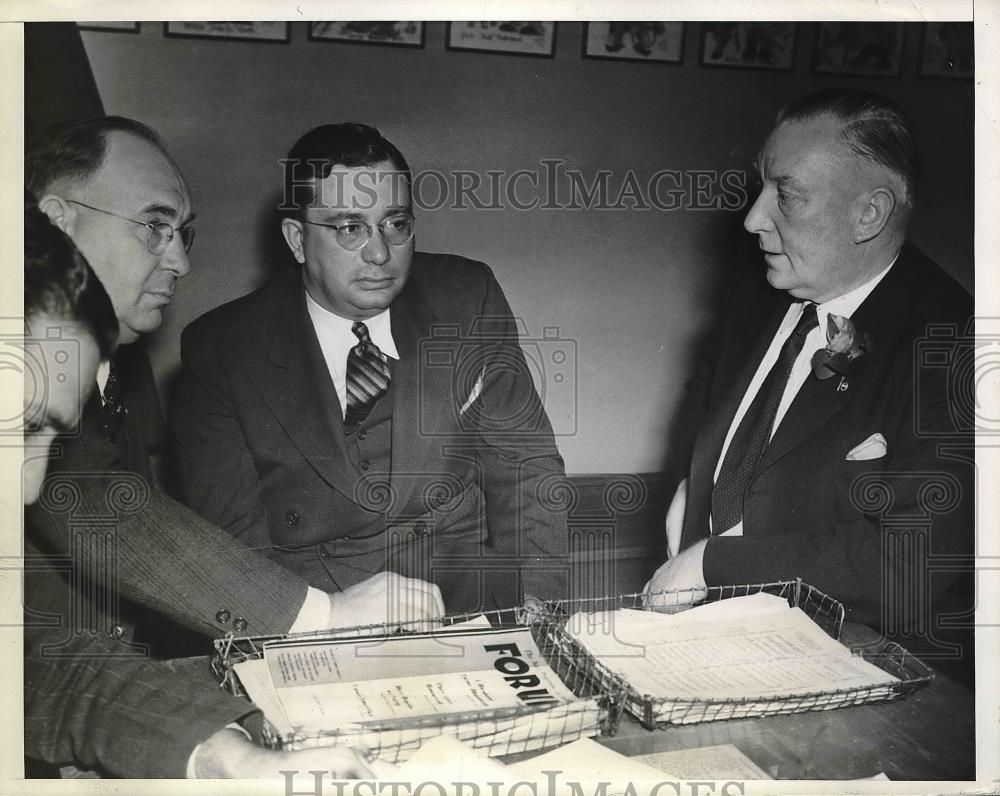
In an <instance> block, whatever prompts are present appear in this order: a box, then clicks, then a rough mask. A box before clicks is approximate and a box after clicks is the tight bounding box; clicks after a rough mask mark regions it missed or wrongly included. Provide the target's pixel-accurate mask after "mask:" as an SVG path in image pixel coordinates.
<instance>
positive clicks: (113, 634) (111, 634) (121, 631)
mask: <svg viewBox="0 0 1000 796" xmlns="http://www.w3.org/2000/svg"><path fill="white" fill-rule="evenodd" d="M124 635H125V628H124V627H122V626H121V625H112V626H111V627H109V628H108V638H110V639H113V640H115V641H118V639H120V638H121V637H122V636H124Z"/></svg>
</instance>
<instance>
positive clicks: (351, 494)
mask: <svg viewBox="0 0 1000 796" xmlns="http://www.w3.org/2000/svg"><path fill="white" fill-rule="evenodd" d="M276 304H277V306H276V307H275V308H274V311H273V313H272V314H271V318H273V320H274V329H273V332H272V333H271V335H270V343H269V344H268V343H267V342H266V340H267V338H266V337H265V344H264V346H263V347H262V351H261V352H260V355H259V356H260V358H259V359H254V360H252V361H251V362H250V363H248V366H247V369H248V371H249V373H250V376H251V378H252V379H253V381H254V383H255V384H256V386H257V389H258V390H260V393H261V395H262V396H263V398H264V401H265V402H266V403H267V405H268V407H269V408H270V410H271V411H272V412H273V413H274V416H275V417H276V418H277V420H278V422H279V423H280V424H281V425H282V427H283V428H284V430H285V433H286V434H287V435H288V437H289V439H290V440H291V441H292V443H293V444H294V445H295V447H296V448H298V450H299V452H300V453H301V454H302V456H303V457H305V458H306V459H307V460H308V461H309V463H310V464H311V465H312V466H313V468H314V469H315V470H316V472H317V473H319V475H320V476H321V477H322V478H323V479H324V480H326V481H327V482H328V483H329V484H330V485H331V486H332V487H334V488H335V489H337V490H339V491H340V492H342V493H343V494H344V495H345V496H346V497H347V498H349V499H351V500H354V499H355V491H356V486H357V480H358V478H359V477H360V473H359V472H357V471H356V469H355V468H354V467H353V466H352V465H351V459H350V457H349V456H348V455H347V445H346V442H345V439H344V431H343V429H344V421H343V413H342V412H341V408H340V401H339V400H338V398H337V390H336V388H335V387H334V385H333V380H332V379H331V378H330V372H329V370H328V369H327V366H326V360H325V359H324V358H323V352H322V349H321V348H320V345H319V340H318V339H317V337H316V331H315V329H314V328H313V325H312V321H311V320H310V319H309V313H308V311H307V310H306V301H305V291H304V289H303V287H302V283H301V281H300V280H299V279H297V278H296V279H291V280H289V281H288V282H287V283H285V285H283V286H282V288H281V289H280V291H279V293H278V294H277V296H276Z"/></svg>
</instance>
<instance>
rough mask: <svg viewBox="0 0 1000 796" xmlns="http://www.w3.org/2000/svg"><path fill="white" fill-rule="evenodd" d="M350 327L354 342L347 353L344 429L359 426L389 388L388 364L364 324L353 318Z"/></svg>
mask: <svg viewBox="0 0 1000 796" xmlns="http://www.w3.org/2000/svg"><path fill="white" fill-rule="evenodd" d="M351 331H352V332H354V335H355V337H357V338H358V344H357V345H356V346H354V348H352V349H351V351H350V353H349V354H348V355H347V412H346V413H345V415H344V427H345V428H347V429H352V428H354V427H356V426H359V425H360V424H361V423H362V422H363V421H364V419H365V418H366V417H368V413H369V412H370V411H371V410H372V407H373V406H375V402H376V401H378V399H379V398H381V397H382V396H383V395H385V394H386V392H387V391H388V389H389V364H388V363H387V362H386V361H385V357H384V356H383V355H382V352H381V351H379V348H378V346H377V345H375V343H373V342H372V340H371V337H369V336H368V327H367V326H365V325H364V324H363V323H362V322H361V321H355V323H354V325H353V326H352V327H351Z"/></svg>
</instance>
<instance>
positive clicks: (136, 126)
mask: <svg viewBox="0 0 1000 796" xmlns="http://www.w3.org/2000/svg"><path fill="white" fill-rule="evenodd" d="M110 133H131V134H133V135H137V136H139V137H140V138H143V139H145V140H146V141H149V142H150V143H151V144H154V145H156V146H158V147H159V148H160V149H164V146H163V142H162V141H161V140H160V137H159V136H158V135H157V134H156V131H155V130H153V129H152V128H151V127H147V126H146V125H145V124H143V123H142V122H137V121H135V119H128V118H126V117H124V116H101V117H99V118H97V119H86V120H83V121H71V122H63V123H62V124H58V125H56V126H55V127H52V128H50V129H49V130H47V131H46V132H45V134H44V135H43V136H42V137H41V138H40V139H39V141H38V142H37V143H36V144H35V145H34V146H32V147H31V148H30V149H29V150H28V152H27V153H26V154H25V158H24V183H25V185H26V186H27V188H28V190H29V191H31V192H32V193H33V194H34V195H35V196H37V197H39V198H41V197H43V196H44V195H45V193H46V192H47V191H48V190H49V189H50V188H51V187H52V185H53V184H54V183H56V182H58V181H59V180H63V179H86V178H87V177H89V176H90V175H92V174H93V173H94V172H95V171H97V169H99V168H100V167H101V164H102V163H104V158H105V156H106V155H107V151H108V145H107V137H108V135H109V134H110ZM164 151H166V150H165V149H164Z"/></svg>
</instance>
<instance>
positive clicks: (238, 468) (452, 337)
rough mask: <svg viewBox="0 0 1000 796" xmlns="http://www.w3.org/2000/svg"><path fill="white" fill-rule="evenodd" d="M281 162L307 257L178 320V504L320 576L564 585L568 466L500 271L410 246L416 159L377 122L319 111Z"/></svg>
mask: <svg viewBox="0 0 1000 796" xmlns="http://www.w3.org/2000/svg"><path fill="white" fill-rule="evenodd" d="M284 165H285V168H286V197H285V208H284V209H286V210H291V211H292V212H291V214H290V215H289V216H288V217H286V218H284V219H283V221H282V233H283V235H284V238H285V241H286V242H287V244H288V246H289V249H290V250H291V252H292V254H293V255H294V257H295V259H296V260H297V261H298V263H299V264H300V266H301V268H300V269H299V270H298V271H294V272H289V273H286V274H284V275H283V276H280V277H279V278H278V279H276V280H275V281H274V282H273V283H271V284H269V285H267V286H266V287H264V288H263V289H261V290H259V291H257V292H256V293H253V294H251V295H249V296H246V297H244V298H242V299H239V300H237V301H234V302H231V303H229V304H226V305H224V306H222V307H219V308H217V309H215V310H213V311H211V312H209V313H207V314H206V315H204V316H203V317H201V318H199V319H198V320H196V321H195V322H194V323H192V324H191V325H190V326H189V327H188V328H187V329H186V330H185V332H184V334H183V336H182V341H181V357H182V362H183V368H182V380H181V384H180V386H179V389H178V400H177V402H176V404H175V407H174V411H173V412H172V415H171V424H172V430H173V435H174V438H175V440H176V442H177V452H178V457H179V465H180V466H179V468H178V469H179V472H180V473H181V477H182V481H183V488H184V493H185V495H186V499H187V501H188V503H189V505H191V506H192V507H193V508H195V509H196V510H197V511H198V512H200V513H201V514H203V515H204V516H205V517H206V518H208V519H210V520H211V521H213V522H217V523H218V524H220V525H221V526H222V527H224V528H226V529H227V530H229V531H230V532H231V533H232V534H233V535H234V536H236V537H237V538H238V539H240V540H241V541H243V542H244V543H245V544H247V545H248V546H250V547H253V548H258V549H265V550H268V551H269V554H270V555H271V556H272V558H273V559H274V560H275V561H278V562H280V563H281V564H282V565H283V566H285V567H287V568H288V569H289V570H291V571H292V572H294V573H296V574H297V575H298V576H300V577H302V578H304V579H305V580H307V581H308V582H309V583H310V584H311V585H313V586H316V587H318V588H322V589H331V590H336V589H346V588H350V587H351V586H352V585H353V584H354V583H356V582H358V580H360V579H362V578H365V577H368V576H370V575H372V573H376V572H380V571H384V570H389V571H394V572H398V573H400V574H404V575H408V576H411V577H417V578H423V579H427V580H431V581H433V582H435V583H437V584H438V585H440V587H441V589H442V593H443V596H444V599H445V604H446V606H447V608H448V610H449V611H450V612H456V611H465V610H469V611H471V610H477V609H479V608H496V607H500V608H503V607H510V606H512V605H515V604H519V603H520V601H521V599H522V596H523V594H528V595H534V596H537V597H556V596H562V595H563V593H564V590H565V583H566V558H565V555H566V547H567V543H566V524H565V517H564V516H563V514H562V513H560V512H559V510H558V506H557V505H556V504H557V503H558V501H557V500H551V499H550V497H551V495H552V492H553V489H554V488H555V487H556V486H557V484H558V483H559V481H560V480H561V479H562V477H563V476H564V470H563V463H562V459H561V457H560V456H559V453H558V452H557V450H556V447H555V444H554V440H553V435H552V429H551V426H550V425H549V421H548V418H547V417H546V414H545V410H544V408H543V406H542V404H541V401H540V400H539V398H538V394H537V393H536V391H535V387H534V384H533V382H532V379H531V375H530V373H529V371H528V368H527V364H526V361H525V357H524V354H523V353H522V351H521V349H520V346H519V343H518V334H517V329H516V324H515V321H514V318H513V317H512V315H511V311H510V308H509V306H508V304H507V301H506V299H505V298H504V295H503V292H502V291H501V289H500V286H499V285H498V284H497V282H496V280H495V279H494V277H493V274H492V273H491V271H490V270H489V268H488V267H487V266H485V265H483V264H482V263H477V262H473V261H470V260H466V259H464V258H461V257H455V256H452V255H441V254H426V253H422V252H414V243H413V229H414V218H413V215H412V205H411V197H410V171H409V166H408V165H407V163H406V160H405V158H404V157H403V155H402V154H401V153H400V152H399V150H398V149H397V148H396V147H395V146H393V145H392V144H391V143H390V142H389V141H387V140H386V139H385V138H383V137H382V136H381V134H380V133H379V132H378V131H377V130H375V129H374V128H372V127H368V126H366V125H360V124H335V125H324V126H321V127H318V128H316V129H314V130H312V131H310V132H309V133H307V134H306V135H304V136H303V137H302V138H301V139H300V140H299V141H298V142H297V143H296V144H295V146H294V147H293V148H292V150H291V152H290V154H289V156H288V158H287V160H285V161H284ZM556 491H558V490H556Z"/></svg>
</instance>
